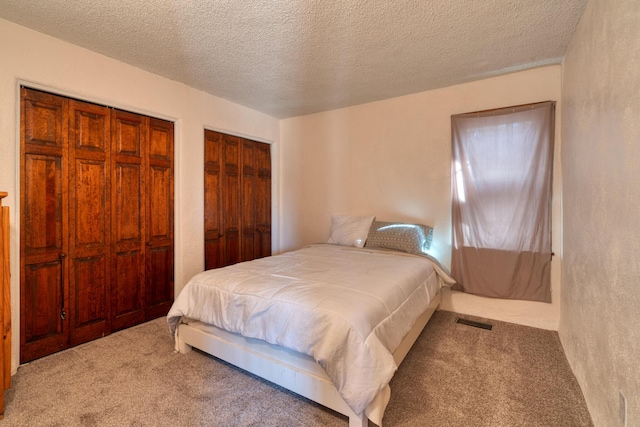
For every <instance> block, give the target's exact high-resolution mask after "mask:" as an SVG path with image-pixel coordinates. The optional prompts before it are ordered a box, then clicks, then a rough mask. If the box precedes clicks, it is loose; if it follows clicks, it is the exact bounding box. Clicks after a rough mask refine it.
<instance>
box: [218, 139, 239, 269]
mask: <svg viewBox="0 0 640 427" xmlns="http://www.w3.org/2000/svg"><path fill="white" fill-rule="evenodd" d="M222 162H223V168H222V188H223V189H224V191H223V197H222V203H223V205H222V215H223V216H222V230H223V231H222V234H223V237H222V239H223V240H222V241H223V245H224V262H223V264H224V265H231V264H235V263H237V262H239V261H240V259H241V253H240V138H238V137H235V136H231V135H223V136H222Z"/></svg>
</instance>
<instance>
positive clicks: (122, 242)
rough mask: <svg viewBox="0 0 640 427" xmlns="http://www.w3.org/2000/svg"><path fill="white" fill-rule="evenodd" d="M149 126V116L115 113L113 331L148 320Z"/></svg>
mask: <svg viewBox="0 0 640 427" xmlns="http://www.w3.org/2000/svg"><path fill="white" fill-rule="evenodd" d="M147 122H148V118H147V117H145V116H141V115H139V114H134V113H129V112H126V111H119V110H114V111H113V112H112V121H111V128H112V138H111V150H112V151H111V156H112V162H113V164H114V165H113V168H112V179H111V181H112V185H113V189H114V190H113V191H112V192H111V193H112V196H111V206H112V208H113V215H112V238H113V255H112V257H111V260H112V261H111V263H112V268H111V271H112V277H111V298H112V299H111V310H112V324H111V328H112V330H114V331H115V330H119V329H123V328H127V327H129V326H133V325H136V324H138V323H141V322H143V321H144V319H145V313H144V301H143V298H144V295H145V286H144V285H145V281H146V274H145V273H146V272H145V236H146V217H145V213H146V209H145V207H146V197H147V192H146V191H145V188H146V176H145V174H144V170H145V169H147V164H146V159H147V153H146V150H147V131H146V129H147V126H148V123H147Z"/></svg>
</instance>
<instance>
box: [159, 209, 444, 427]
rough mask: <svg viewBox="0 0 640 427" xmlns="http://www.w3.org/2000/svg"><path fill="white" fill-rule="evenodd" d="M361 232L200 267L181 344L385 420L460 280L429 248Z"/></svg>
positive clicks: (346, 410)
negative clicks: (446, 289)
mask: <svg viewBox="0 0 640 427" xmlns="http://www.w3.org/2000/svg"><path fill="white" fill-rule="evenodd" d="M368 224H369V225H368V226H367V230H369V226H370V225H371V224H372V220H369V221H368ZM371 228H373V227H371ZM332 231H333V225H332ZM332 234H333V233H332ZM369 237H370V235H369ZM351 240H352V239H351V238H350V239H349V241H351ZM359 240H360V244H357V245H344V244H339V243H338V244H336V243H335V239H334V240H333V241H332V239H331V238H330V239H329V241H330V242H332V243H330V244H316V245H310V246H307V247H305V248H302V249H299V250H296V251H292V252H288V253H284V254H281V255H275V256H271V257H268V258H262V259H258V260H254V261H249V262H244V263H239V264H235V265H233V266H229V267H225V268H222V269H216V270H209V271H205V272H203V273H200V274H197V275H196V276H194V277H193V278H192V279H191V280H190V281H189V282H188V283H187V285H186V286H185V288H184V289H183V290H182V292H181V293H180V294H179V295H178V298H176V301H175V302H174V304H173V306H172V308H171V310H170V311H169V314H168V315H167V319H168V323H169V327H170V331H171V333H172V334H173V336H174V338H175V343H176V350H178V351H180V352H181V353H186V352H188V351H189V350H190V349H191V348H192V347H195V348H198V349H200V350H202V351H204V352H206V353H208V354H211V355H213V356H215V357H218V358H220V359H222V360H225V361H227V362H229V363H231V364H233V365H235V366H238V367H239V368H242V369H244V370H246V371H249V372H251V373H253V374H255V375H258V376H260V377H262V378H264V379H266V380H268V381H271V382H273V383H275V384H278V385H280V386H283V387H284V388H286V389H289V390H291V391H293V392H295V393H298V394H300V395H302V396H304V397H306V398H309V399H311V400H313V401H315V402H318V403H320V404H321V405H324V406H326V407H328V408H331V409H333V410H335V411H337V412H339V413H341V414H344V415H346V416H347V417H348V418H349V426H350V427H355V426H359V427H362V426H367V425H368V420H369V419H370V420H371V421H372V422H374V423H375V424H377V425H382V417H383V415H384V410H385V408H386V406H387V404H388V402H389V397H390V388H389V385H388V384H389V381H390V380H391V378H392V376H393V374H394V373H395V371H396V370H397V367H398V366H399V364H400V363H401V362H402V360H403V359H404V357H405V356H406V354H407V353H408V351H409V350H410V348H411V346H412V345H413V343H414V342H415V340H416V339H417V337H418V336H419V334H420V332H421V331H422V329H423V328H424V326H425V325H426V323H427V322H428V320H429V318H430V317H431V315H432V314H433V312H434V311H435V310H436V308H437V306H438V304H439V302H440V289H441V287H442V286H444V285H450V284H452V283H453V280H452V279H451V278H450V277H449V276H448V274H447V273H446V272H445V271H444V269H442V267H441V266H440V264H439V263H438V262H437V261H436V260H434V259H433V258H431V257H429V256H426V255H424V254H413V253H408V252H403V251H398V250H393V248H388V247H387V248H385V247H382V246H384V245H382V246H371V245H369V246H368V247H364V241H365V240H367V236H366V235H365V237H364V238H363V239H359ZM372 241H373V239H372ZM358 246H360V247H358Z"/></svg>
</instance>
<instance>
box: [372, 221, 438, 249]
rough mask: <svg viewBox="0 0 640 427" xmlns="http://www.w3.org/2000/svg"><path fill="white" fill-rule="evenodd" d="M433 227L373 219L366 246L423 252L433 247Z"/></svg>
mask: <svg viewBox="0 0 640 427" xmlns="http://www.w3.org/2000/svg"><path fill="white" fill-rule="evenodd" d="M432 239H433V228H432V227H430V226H428V225H424V224H407V223H402V222H384V221H373V224H371V228H370V229H369V236H368V237H367V242H366V244H365V247H367V248H384V249H394V250H396V251H402V252H408V253H410V254H422V253H425V252H427V250H429V248H431V240H432Z"/></svg>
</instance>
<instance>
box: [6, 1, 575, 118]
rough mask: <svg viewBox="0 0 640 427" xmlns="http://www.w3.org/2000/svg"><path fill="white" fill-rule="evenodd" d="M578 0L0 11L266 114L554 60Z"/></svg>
mask: <svg viewBox="0 0 640 427" xmlns="http://www.w3.org/2000/svg"><path fill="white" fill-rule="evenodd" d="M585 3H586V0H395V1H393V0H386V1H384V0H380V1H377V0H262V1H258V0H253V1H249V0H201V1H190V0H144V1H143V0H82V1H69V0H47V1H42V0H0V18H4V19H6V20H9V21H13V22H16V23H18V24H21V25H24V26H26V27H29V28H32V29H35V30H37V31H40V32H42V33H45V34H49V35H52V36H54V37H56V38H59V39H62V40H66V41H68V42H70V43H73V44H76V45H79V46H83V47H85V48H88V49H91V50H93V51H96V52H99V53H102V54H104V55H107V56H110V57H112V58H116V59H119V60H121V61H123V62H126V63H129V64H132V65H135V66H137V67H140V68H143V69H145V70H148V71H151V72H153V73H156V74H159V75H162V76H165V77H168V78H170V79H173V80H177V81H180V82H183V83H185V84H187V85H189V86H192V87H194V88H197V89H201V90H203V91H205V92H208V93H210V94H213V95H216V96H219V97H221V98H225V99H228V100H230V101H233V102H235V103H238V104H241V105H245V106H247V107H250V108H253V109H255V110H258V111H262V112H264V113H267V114H270V115H272V116H274V117H277V118H285V117H292V116H298V115H302V114H309V113H314V112H318V111H324V110H330V109H334V108H339V107H345V106H349V105H356V104H361V103H364V102H369V101H375V100H380V99H386V98H391V97H395V96H400V95H405V94H409V93H415V92H421V91H424V90H429V89H435V88H439V87H445V86H450V85H453V84H458V83H464V82H467V81H472V80H477V79H480V78H484V77H489V76H494V75H499V74H503V73H507V72H512V71H517V70H522V69H526V68H532V67H536V66H540V65H547V64H555V63H559V62H560V61H561V59H562V57H563V55H564V53H565V50H566V47H567V44H568V43H569V40H570V39H571V36H572V34H573V31H574V29H575V26H576V24H577V22H578V20H579V19H580V16H581V14H582V11H583V9H584V6H585Z"/></svg>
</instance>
